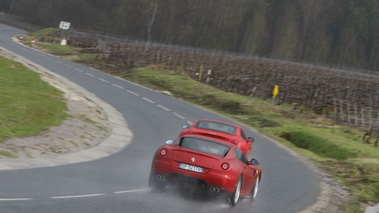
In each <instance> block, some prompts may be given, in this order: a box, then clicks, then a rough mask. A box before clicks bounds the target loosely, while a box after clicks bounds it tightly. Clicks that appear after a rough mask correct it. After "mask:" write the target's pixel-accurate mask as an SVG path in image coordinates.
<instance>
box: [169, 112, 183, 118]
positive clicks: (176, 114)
mask: <svg viewBox="0 0 379 213" xmlns="http://www.w3.org/2000/svg"><path fill="white" fill-rule="evenodd" d="M172 114H174V115H175V116H177V117H179V118H181V119H185V117H183V116H181V115H179V114H178V113H176V112H173V113H172Z"/></svg>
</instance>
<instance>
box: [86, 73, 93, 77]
mask: <svg viewBox="0 0 379 213" xmlns="http://www.w3.org/2000/svg"><path fill="white" fill-rule="evenodd" d="M86 75H88V76H91V77H95V76H94V75H92V74H91V73H88V72H86Z"/></svg>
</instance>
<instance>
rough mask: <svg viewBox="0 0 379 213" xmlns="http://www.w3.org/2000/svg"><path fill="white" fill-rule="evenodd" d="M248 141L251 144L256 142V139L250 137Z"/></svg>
mask: <svg viewBox="0 0 379 213" xmlns="http://www.w3.org/2000/svg"><path fill="white" fill-rule="evenodd" d="M247 141H249V142H255V139H254V138H253V137H248V138H247Z"/></svg>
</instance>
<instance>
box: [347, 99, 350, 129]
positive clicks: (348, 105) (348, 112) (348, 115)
mask: <svg viewBox="0 0 379 213" xmlns="http://www.w3.org/2000/svg"><path fill="white" fill-rule="evenodd" d="M350 119H351V117H350V103H347V122H348V123H349V124H350Z"/></svg>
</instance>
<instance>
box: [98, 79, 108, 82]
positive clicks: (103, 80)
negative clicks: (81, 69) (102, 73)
mask: <svg viewBox="0 0 379 213" xmlns="http://www.w3.org/2000/svg"><path fill="white" fill-rule="evenodd" d="M97 79H99V80H100V81H102V82H105V83H109V81H107V80H105V79H102V78H97Z"/></svg>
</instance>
